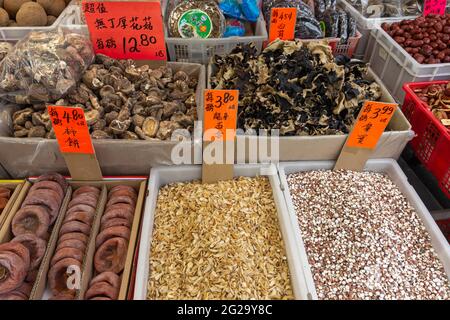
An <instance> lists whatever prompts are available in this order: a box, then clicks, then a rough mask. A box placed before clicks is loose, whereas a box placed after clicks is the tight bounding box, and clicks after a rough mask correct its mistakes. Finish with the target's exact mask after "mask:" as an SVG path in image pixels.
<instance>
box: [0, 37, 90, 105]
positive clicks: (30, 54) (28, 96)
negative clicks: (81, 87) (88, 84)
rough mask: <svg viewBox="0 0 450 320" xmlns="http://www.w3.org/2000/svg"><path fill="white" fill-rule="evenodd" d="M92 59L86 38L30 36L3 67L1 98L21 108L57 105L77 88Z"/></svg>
mask: <svg viewBox="0 0 450 320" xmlns="http://www.w3.org/2000/svg"><path fill="white" fill-rule="evenodd" d="M93 59H94V54H93V51H92V46H91V43H90V41H89V39H88V38H87V37H85V36H82V35H79V34H75V33H67V34H64V33H63V32H60V31H52V32H31V33H29V34H28V35H27V36H26V37H25V39H23V40H21V41H20V42H19V43H17V44H16V46H15V47H14V49H13V50H12V51H11V52H10V54H8V55H7V56H6V57H5V58H4V59H3V61H2V62H1V64H0V76H1V81H0V97H2V98H3V99H8V100H9V101H11V102H15V103H18V104H30V103H45V102H51V101H56V100H58V99H60V98H62V97H63V96H64V95H65V94H67V92H68V91H69V90H71V89H73V88H74V87H75V86H76V84H77V82H78V81H79V79H80V78H81V76H82V74H83V73H84V72H85V70H86V69H87V67H88V66H89V65H90V64H91V62H92V61H93Z"/></svg>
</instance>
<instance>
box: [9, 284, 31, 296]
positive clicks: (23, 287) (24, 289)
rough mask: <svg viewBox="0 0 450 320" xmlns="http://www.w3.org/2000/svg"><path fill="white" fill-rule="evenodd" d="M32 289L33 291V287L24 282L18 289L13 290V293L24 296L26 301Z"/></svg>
mask: <svg viewBox="0 0 450 320" xmlns="http://www.w3.org/2000/svg"><path fill="white" fill-rule="evenodd" d="M32 289H33V285H32V284H31V283H28V282H24V283H22V285H21V286H20V287H18V288H17V289H16V290H14V292H20V293H22V294H24V295H25V296H26V297H27V299H28V298H29V297H30V294H31V290H32Z"/></svg>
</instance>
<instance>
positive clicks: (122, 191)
mask: <svg viewBox="0 0 450 320" xmlns="http://www.w3.org/2000/svg"><path fill="white" fill-rule="evenodd" d="M120 196H127V197H130V198H132V199H133V200H134V202H136V200H137V194H136V192H135V191H134V190H133V191H132V192H131V191H129V190H125V189H118V190H116V191H114V192H110V193H109V196H108V199H111V198H114V197H120Z"/></svg>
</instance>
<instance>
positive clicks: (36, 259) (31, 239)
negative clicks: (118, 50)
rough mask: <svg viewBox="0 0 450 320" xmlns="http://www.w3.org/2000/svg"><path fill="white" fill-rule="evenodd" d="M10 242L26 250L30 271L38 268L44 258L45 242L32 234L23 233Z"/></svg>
mask: <svg viewBox="0 0 450 320" xmlns="http://www.w3.org/2000/svg"><path fill="white" fill-rule="evenodd" d="M11 242H18V243H21V244H22V245H24V246H25V247H26V248H27V249H28V251H29V252H30V269H35V268H37V267H39V265H40V263H41V261H42V258H44V254H45V249H46V248H47V241H45V240H42V239H41V238H39V237H38V236H36V235H35V234H33V233H24V234H21V235H18V236H17V237H15V238H14V239H12V240H11Z"/></svg>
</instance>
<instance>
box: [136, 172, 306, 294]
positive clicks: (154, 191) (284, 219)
mask: <svg viewBox="0 0 450 320" xmlns="http://www.w3.org/2000/svg"><path fill="white" fill-rule="evenodd" d="M201 175H202V167H201V166H177V167H155V168H152V170H151V172H150V180H149V186H148V197H147V200H146V204H145V212H144V218H143V223H142V229H141V238H140V247H139V252H138V254H139V256H138V262H137V270H136V284H135V289H134V300H145V299H146V297H147V282H148V278H149V261H150V247H151V243H152V237H153V223H154V218H155V209H156V204H157V199H158V193H159V189H160V188H161V187H162V186H165V185H167V184H169V183H174V182H185V181H192V180H198V179H201ZM234 175H235V177H240V176H245V177H256V176H261V175H268V178H269V180H270V184H271V186H272V190H273V197H274V201H275V205H276V207H277V212H278V222H279V225H280V230H281V234H282V237H283V240H284V246H285V250H286V256H287V260H288V265H289V271H290V275H291V285H292V289H293V292H294V296H295V298H296V299H307V298H308V295H307V292H306V284H305V279H304V278H303V272H302V271H301V265H300V259H299V255H298V250H297V249H296V244H295V234H294V229H293V228H292V224H291V218H290V217H289V215H288V212H287V209H286V203H285V200H284V197H283V194H282V192H281V189H280V181H279V179H278V175H277V169H276V167H275V165H273V164H272V165H262V164H254V165H235V166H234Z"/></svg>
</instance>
